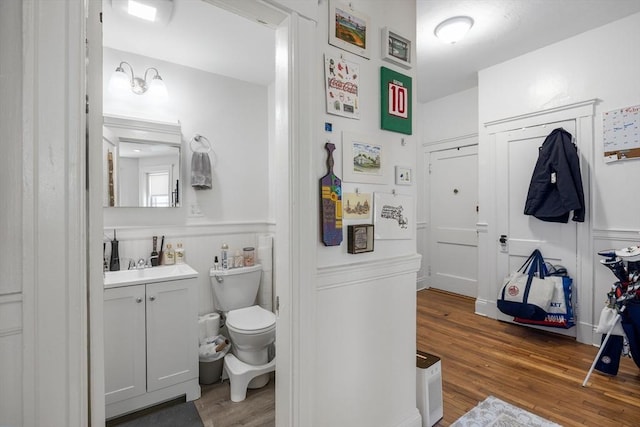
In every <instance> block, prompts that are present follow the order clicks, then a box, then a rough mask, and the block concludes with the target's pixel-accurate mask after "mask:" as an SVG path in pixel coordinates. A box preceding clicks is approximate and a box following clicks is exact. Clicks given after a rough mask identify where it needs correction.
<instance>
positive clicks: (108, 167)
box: [102, 115, 182, 208]
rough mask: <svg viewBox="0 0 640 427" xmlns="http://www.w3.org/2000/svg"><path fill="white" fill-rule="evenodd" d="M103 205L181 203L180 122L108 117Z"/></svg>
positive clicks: (106, 123) (128, 205) (106, 120)
mask: <svg viewBox="0 0 640 427" xmlns="http://www.w3.org/2000/svg"><path fill="white" fill-rule="evenodd" d="M102 135H103V138H102V159H103V165H104V167H103V174H102V175H103V187H104V194H103V206H105V207H156V208H160V207H178V206H180V198H181V191H182V190H181V188H180V182H181V179H180V165H181V148H182V132H181V129H180V123H169V122H156V121H149V120H141V119H132V118H129V117H120V116H107V115H105V116H104V123H103V133H102Z"/></svg>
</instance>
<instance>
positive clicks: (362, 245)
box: [347, 224, 374, 254]
mask: <svg viewBox="0 0 640 427" xmlns="http://www.w3.org/2000/svg"><path fill="white" fill-rule="evenodd" d="M373 241H374V226H373V224H357V225H350V226H348V227H347V252H349V253H350V254H361V253H364V252H373Z"/></svg>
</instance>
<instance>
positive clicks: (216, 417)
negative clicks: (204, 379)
mask: <svg viewBox="0 0 640 427" xmlns="http://www.w3.org/2000/svg"><path fill="white" fill-rule="evenodd" d="M275 383H276V382H275V374H274V373H272V374H271V380H269V383H268V384H267V385H266V386H264V387H262V388H259V389H255V390H247V398H246V399H245V400H243V401H242V402H237V403H236V402H232V401H231V399H230V397H229V381H228V380H226V381H224V382H222V383H216V384H211V385H201V386H200V387H201V389H202V393H201V394H202V395H201V397H200V399H198V400H196V401H195V405H196V409H197V410H198V413H199V414H200V418H201V419H202V423H203V424H204V427H238V426H243V427H275V425H276V400H275V396H276V388H275Z"/></svg>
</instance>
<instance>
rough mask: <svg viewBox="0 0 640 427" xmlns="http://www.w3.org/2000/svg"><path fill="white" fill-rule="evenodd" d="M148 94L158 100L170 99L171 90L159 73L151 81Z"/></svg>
mask: <svg viewBox="0 0 640 427" xmlns="http://www.w3.org/2000/svg"><path fill="white" fill-rule="evenodd" d="M147 95H148V96H150V97H152V98H153V99H154V100H156V101H159V102H160V101H166V100H168V99H169V92H168V91H167V86H166V85H165V84H164V81H163V80H162V78H161V77H160V76H158V75H156V76H154V77H153V79H151V83H149V89H148V90H147Z"/></svg>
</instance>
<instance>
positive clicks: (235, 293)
mask: <svg viewBox="0 0 640 427" xmlns="http://www.w3.org/2000/svg"><path fill="white" fill-rule="evenodd" d="M261 274H262V266H261V265H260V264H256V265H253V266H251V267H240V268H231V269H229V270H214V269H213V268H212V269H211V270H209V279H210V281H211V290H212V291H213V294H214V295H215V298H216V302H217V307H216V308H217V309H218V310H222V311H225V312H226V311H230V310H235V309H238V308H244V307H250V306H252V305H254V304H255V302H256V297H257V296H258V288H259V287H260V276H261Z"/></svg>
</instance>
